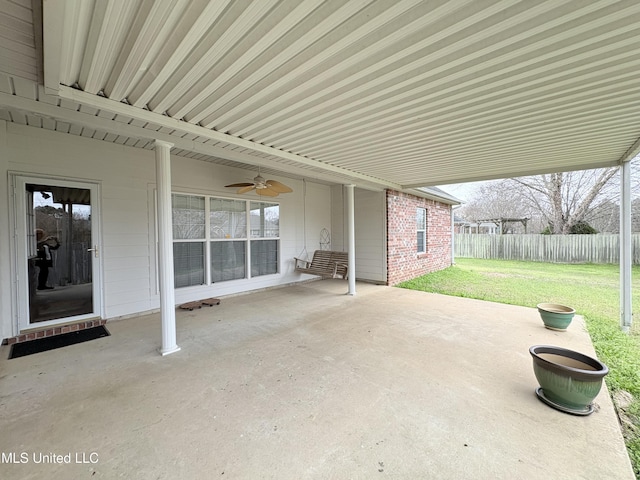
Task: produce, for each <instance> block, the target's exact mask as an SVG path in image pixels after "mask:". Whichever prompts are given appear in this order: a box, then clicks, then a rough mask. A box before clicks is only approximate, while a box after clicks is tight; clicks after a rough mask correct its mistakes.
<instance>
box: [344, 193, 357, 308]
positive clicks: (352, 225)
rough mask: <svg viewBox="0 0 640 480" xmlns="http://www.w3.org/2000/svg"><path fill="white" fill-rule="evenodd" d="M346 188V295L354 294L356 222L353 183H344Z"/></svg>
mask: <svg viewBox="0 0 640 480" xmlns="http://www.w3.org/2000/svg"><path fill="white" fill-rule="evenodd" d="M345 187H346V188H347V239H348V245H349V248H348V250H347V251H348V252H349V276H348V280H349V291H348V292H347V295H355V294H356V222H355V218H356V217H355V201H354V196H353V191H354V187H355V185H345Z"/></svg>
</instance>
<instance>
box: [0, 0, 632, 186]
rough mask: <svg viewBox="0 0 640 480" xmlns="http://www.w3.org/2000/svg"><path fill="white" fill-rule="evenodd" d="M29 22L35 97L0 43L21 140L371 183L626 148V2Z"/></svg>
mask: <svg viewBox="0 0 640 480" xmlns="http://www.w3.org/2000/svg"><path fill="white" fill-rule="evenodd" d="M9 4H11V9H9V8H8V7H7V8H3V6H8V5H9ZM16 5H18V7H21V8H18V9H16ZM25 5H26V6H25ZM29 5H30V2H27V1H26V0H24V1H22V2H18V1H17V0H16V1H15V2H14V1H11V2H9V1H8V0H0V23H2V22H5V23H6V22H7V21H14V20H15V22H16V25H18V27H16V28H17V29H18V30H19V31H20V32H22V33H23V34H25V35H27V36H28V34H29V28H27V27H28V26H29V20H30V17H29V12H30V9H29V8H27V7H28V6H29ZM36 5H37V2H36ZM43 17H44V20H43V25H44V35H43V37H44V39H45V40H44V41H45V45H44V62H43V63H44V66H45V72H44V77H45V79H47V89H46V92H47V94H48V95H47V96H42V95H40V96H39V97H38V96H37V95H36V96H35V97H34V95H33V93H32V92H33V91H34V90H33V87H32V88H31V90H30V89H29V88H27V87H26V86H25V85H24V84H19V85H18V88H16V83H14V82H16V81H17V80H16V79H17V78H19V77H21V75H19V73H20V72H22V71H23V70H24V69H25V68H26V69H27V70H29V69H31V70H32V71H34V72H37V66H38V65H37V59H36V56H35V54H34V55H32V54H31V53H32V52H31V50H29V48H31V47H29V48H26V50H25V49H24V48H23V51H24V52H26V53H25V54H23V56H22V57H21V58H17V57H16V53H15V52H13V53H12V51H11V49H10V48H9V47H5V46H1V47H0V114H1V115H2V118H5V119H6V118H11V119H15V120H12V121H16V122H21V123H29V124H32V125H33V126H34V127H36V128H55V129H57V130H60V129H61V130H63V131H64V130H67V131H69V132H70V133H72V134H81V135H84V136H86V135H87V133H85V131H89V130H91V131H93V132H101V134H100V136H101V137H102V138H103V139H106V140H108V141H115V142H117V143H123V144H125V145H133V146H138V147H141V148H148V145H149V144H150V141H151V140H153V138H154V136H156V137H158V136H159V137H161V138H163V139H165V140H168V139H173V138H175V139H176V140H177V142H174V143H176V148H175V150H174V153H175V152H179V153H180V154H182V155H185V156H186V155H188V154H189V155H191V154H194V155H198V156H202V158H204V159H207V160H208V161H218V162H231V164H235V165H240V166H245V165H249V166H250V165H254V166H257V165H260V167H261V168H273V170H274V173H277V171H278V170H279V171H280V172H289V173H290V174H291V175H306V174H308V175H315V176H317V177H318V178H319V179H321V180H322V181H327V182H332V181H334V182H352V183H355V184H358V185H364V186H366V187H369V188H384V187H390V188H411V187H415V186H420V185H437V184H442V183H454V182H460V181H472V180H479V179H485V178H499V177H508V176H514V175H523V174H534V173H542V172H549V171H561V170H573V169H582V168H595V167H601V166H609V165H617V164H619V163H620V162H621V161H626V160H628V159H629V156H631V155H633V154H635V153H636V151H635V150H637V145H638V138H639V137H640V116H638V115H637V114H636V112H637V111H638V107H639V106H640V81H639V80H640V79H639V78H638V72H640V2H638V1H637V0H590V1H584V0H573V1H571V0H546V1H545V0H539V1H535V2H533V1H528V0H527V1H518V0H485V1H477V0H430V1H424V0H398V1H395V0H349V1H344V2H339V1H335V2H334V1H323V0H254V1H249V0H247V1H240V2H238V1H231V0H216V1H206V0H193V1H189V0H135V1H134V0H104V1H94V0H48V2H47V5H46V8H44V11H43ZM33 18H38V17H37V15H35V16H33ZM25 22H26V23H25ZM25 25H26V27H25ZM38 27H39V25H37V26H36V27H34V28H38ZM59 28H62V32H63V33H62V34H60V33H59V32H57V30H55V29H59ZM52 30H54V31H52ZM30 38H36V37H35V36H33V35H31V37H30ZM34 51H35V50H34ZM25 55H26V56H25ZM29 59H30V60H29ZM25 62H26V66H25V65H24V64H25ZM47 73H48V74H49V76H47ZM51 75H54V76H55V78H57V85H56V82H55V81H53V83H52V81H51ZM22 77H24V76H22ZM31 81H33V79H31ZM16 90H19V91H16ZM35 91H36V92H37V91H38V90H37V89H36V90H35ZM15 96H19V97H21V98H22V97H24V98H25V101H17V100H15V99H14V98H12V97H15ZM36 97H37V98H36ZM51 98H54V99H55V98H61V99H62V100H60V101H59V102H57V103H56V102H54V101H52V100H51ZM27 100H31V101H27ZM44 104H46V107H45V106H44ZM41 105H42V107H41ZM70 106H71V109H75V110H76V111H75V112H73V114H74V115H71V114H70V113H69V114H61V115H58V114H57V113H56V112H57V110H55V109H56V108H57V109H69V108H70ZM32 110H35V112H36V113H37V114H38V115H40V116H41V117H42V118H46V119H48V121H46V122H44V121H43V122H39V121H37V120H36V119H35V118H32V117H28V116H27V114H28V113H31V112H32ZM39 110H40V111H39ZM105 121H110V122H113V123H114V124H115V123H117V124H118V125H119V126H112V125H110V124H109V123H104V122H105ZM52 122H62V123H63V125H61V126H52ZM74 122H80V124H79V125H75V127H74ZM123 125H125V126H129V127H130V129H131V130H130V132H132V133H130V134H129V136H127V135H125V133H124V132H123V130H122V126H123ZM78 127H83V128H78ZM95 135H98V134H97V133H96V134H95ZM172 141H173V140H172ZM234 162H235V163H234Z"/></svg>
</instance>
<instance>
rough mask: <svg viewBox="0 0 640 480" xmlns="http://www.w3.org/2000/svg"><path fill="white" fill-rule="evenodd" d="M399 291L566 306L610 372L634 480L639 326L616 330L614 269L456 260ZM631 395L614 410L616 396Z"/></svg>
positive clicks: (638, 438)
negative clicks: (629, 400) (627, 402)
mask: <svg viewBox="0 0 640 480" xmlns="http://www.w3.org/2000/svg"><path fill="white" fill-rule="evenodd" d="M398 286H399V287H402V288H410V289H413V290H422V291H425V292H434V293H442V294H445V295H454V296H458V297H469V298H477V299H480V300H489V301H492V302H500V303H508V304H512V305H523V306H528V307H535V306H536V304H538V303H540V302H541V301H542V300H541V299H543V300H544V302H546V303H560V304H564V305H570V306H572V307H574V308H575V309H576V312H577V313H578V314H580V315H582V316H584V318H585V321H586V323H587V328H588V330H589V334H590V335H591V339H592V341H593V345H594V347H595V350H596V352H597V354H598V358H599V359H600V360H601V361H603V362H604V363H605V364H606V365H607V366H608V367H609V370H610V373H609V375H607V377H605V378H606V382H607V386H608V387H609V390H610V391H611V393H612V395H613V396H614V400H615V401H616V402H617V406H618V407H619V408H618V413H619V414H620V416H621V419H622V420H623V424H624V425H625V427H624V435H625V439H626V442H627V448H628V451H629V455H630V457H631V461H632V463H633V465H634V471H635V474H636V477H637V478H638V479H640V325H634V327H633V328H632V332H631V334H630V335H626V334H624V333H622V332H621V331H620V326H619V324H620V323H619V322H620V313H619V311H620V300H619V298H620V297H619V292H620V290H619V268H618V266H617V265H593V264H587V265H566V264H553V263H537V262H517V261H507V260H480V259H470V258H460V259H456V265H455V266H453V267H450V268H447V269H446V270H442V271H440V272H435V273H431V274H429V275H424V276H422V277H419V278H416V279H413V280H410V281H408V282H404V283H402V284H400V285H398ZM633 310H634V318H635V320H636V321H637V322H640V315H639V313H640V268H638V267H634V269H633ZM624 392H628V393H629V394H631V395H632V396H633V401H632V403H631V405H629V406H624V405H622V406H620V405H618V404H619V403H620V399H621V398H623V396H622V395H621V394H624Z"/></svg>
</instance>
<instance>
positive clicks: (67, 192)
mask: <svg viewBox="0 0 640 480" xmlns="http://www.w3.org/2000/svg"><path fill="white" fill-rule="evenodd" d="M25 194H26V202H27V232H28V233H27V236H28V238H27V243H28V248H27V252H28V254H27V255H28V259H27V261H28V269H29V319H30V323H37V322H44V321H47V320H55V319H64V318H67V317H73V316H76V315H86V314H89V313H92V312H93V281H92V252H91V251H89V250H90V249H91V245H92V243H91V192H90V190H87V189H82V188H68V187H59V186H55V185H35V184H28V185H27V187H26V192H25Z"/></svg>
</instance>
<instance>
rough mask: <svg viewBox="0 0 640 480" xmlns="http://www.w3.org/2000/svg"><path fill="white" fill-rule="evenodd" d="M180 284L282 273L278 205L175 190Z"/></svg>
mask: <svg viewBox="0 0 640 480" xmlns="http://www.w3.org/2000/svg"><path fill="white" fill-rule="evenodd" d="M172 210H173V212H172V213H173V252H174V274H175V286H176V288H180V287H188V286H194V285H205V284H209V283H215V282H224V281H229V280H239V279H243V278H252V277H257V276H261V275H271V274H276V273H278V264H279V250H280V206H279V205H278V204H275V203H268V202H251V201H245V200H231V199H224V198H216V197H207V196H202V195H183V194H173V195H172Z"/></svg>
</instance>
